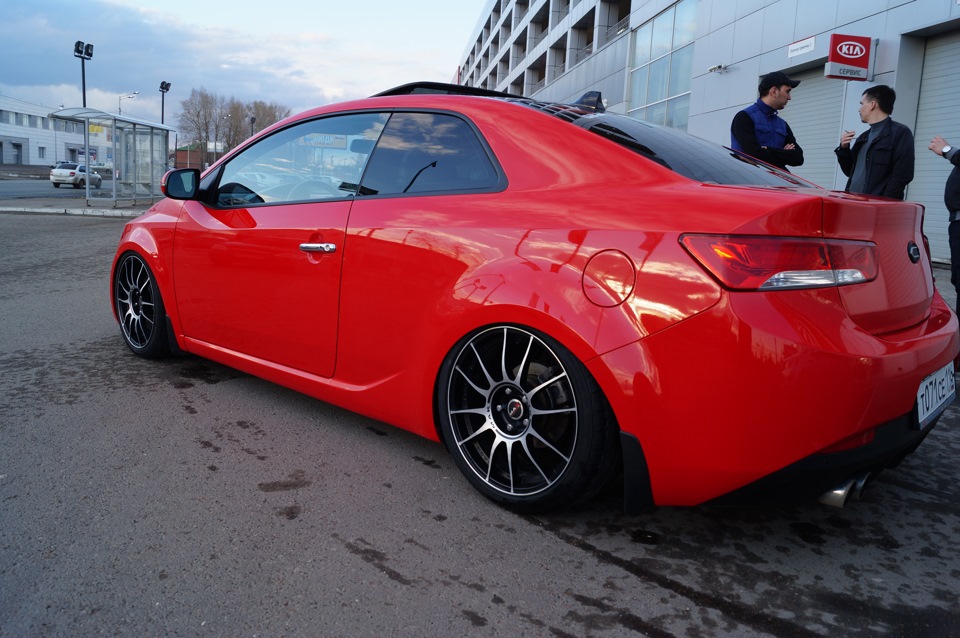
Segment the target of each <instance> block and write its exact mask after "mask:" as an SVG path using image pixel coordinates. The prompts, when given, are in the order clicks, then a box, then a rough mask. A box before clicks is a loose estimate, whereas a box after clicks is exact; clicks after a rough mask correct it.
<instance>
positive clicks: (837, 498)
mask: <svg viewBox="0 0 960 638" xmlns="http://www.w3.org/2000/svg"><path fill="white" fill-rule="evenodd" d="M869 482H870V472H864V473H863V474H858V475H857V476H854V477H853V478H848V479H846V480H845V481H843V482H842V483H841V484H840V485H838V486H837V487H835V488H833V489H832V490H830V491H829V492H825V493H824V494H823V495H821V496H820V502H821V503H823V504H824V505H829V506H830V507H836V508H838V509H839V508H842V507H843V506H844V505H846V503H847V501H849V500H850V499H851V498H852V499H853V500H855V501H859V500H860V497H861V496H863V490H864V489H865V488H866V487H867V483H869Z"/></svg>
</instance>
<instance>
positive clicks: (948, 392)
mask: <svg viewBox="0 0 960 638" xmlns="http://www.w3.org/2000/svg"><path fill="white" fill-rule="evenodd" d="M955 398H957V381H956V377H954V375H953V362H952V361H951V362H950V363H948V364H947V365H945V366H944V367H942V368H940V369H939V370H937V371H936V372H934V373H933V374H931V375H930V376H929V377H927V378H926V379H924V380H923V381H921V382H920V388H919V389H918V390H917V416H918V417H919V424H918V425H919V428H920V429H921V430H922V429H923V428H925V427H927V426H928V425H930V423H931V422H932V421H933V420H934V419H936V418H937V417H938V416H940V414H941V413H942V412H943V411H944V410H946V409H947V406H948V405H950V404H951V403H953V400H954V399H955Z"/></svg>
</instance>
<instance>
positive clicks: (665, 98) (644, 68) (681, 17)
mask: <svg viewBox="0 0 960 638" xmlns="http://www.w3.org/2000/svg"><path fill="white" fill-rule="evenodd" d="M696 18H697V2H696V0H681V1H680V2H678V3H677V4H675V5H673V6H672V7H670V8H669V9H667V10H666V11H664V12H663V13H661V14H660V15H658V16H657V17H655V18H654V19H653V20H650V21H649V22H646V23H645V24H643V25H641V26H640V27H639V28H638V29H636V30H635V31H634V33H633V52H632V57H633V59H632V60H631V62H630V80H629V83H630V87H629V102H628V108H627V113H628V114H629V115H630V116H631V117H635V118H637V119H638V120H645V121H647V122H652V123H654V124H661V125H666V126H670V127H673V128H678V129H681V130H684V131H685V130H687V119H688V117H689V113H690V82H691V79H692V77H693V40H694V34H695V31H696Z"/></svg>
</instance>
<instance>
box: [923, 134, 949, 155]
mask: <svg viewBox="0 0 960 638" xmlns="http://www.w3.org/2000/svg"><path fill="white" fill-rule="evenodd" d="M945 146H950V144H948V143H947V140H945V139H943V138H942V137H940V136H939V135H937V136H936V137H934V138H933V139H932V140H930V146H928V147H927V148H929V149H930V150H931V151H933V152H934V153H936V154H937V155H943V148H944V147H945Z"/></svg>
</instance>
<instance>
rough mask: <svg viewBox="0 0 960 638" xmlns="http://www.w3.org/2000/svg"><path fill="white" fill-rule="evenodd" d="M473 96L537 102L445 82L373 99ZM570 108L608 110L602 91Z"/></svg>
mask: <svg viewBox="0 0 960 638" xmlns="http://www.w3.org/2000/svg"><path fill="white" fill-rule="evenodd" d="M424 94H432V95H472V96H475V97H495V98H500V99H508V100H523V101H525V102H536V101H537V100H534V99H533V98H529V97H524V96H522V95H516V94H514V93H505V92H503V91H494V90H492V89H484V88H481V87H478V86H463V85H461V84H446V83H444V82H411V83H409V84H401V85H400V86H395V87H394V88H392V89H387V90H386V91H381V92H380V93H376V94H374V95H373V96H371V97H386V96H389V95H424ZM570 106H577V107H580V108H582V109H584V110H588V111H593V112H595V113H603V112H605V111H606V110H607V109H606V107H605V106H604V104H603V97H602V96H601V95H600V91H587V92H586V93H584V94H583V95H582V96H580V98H579V99H578V100H577V101H576V102H574V103H573V104H571V105H570Z"/></svg>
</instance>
